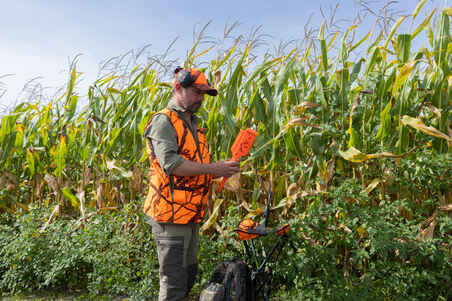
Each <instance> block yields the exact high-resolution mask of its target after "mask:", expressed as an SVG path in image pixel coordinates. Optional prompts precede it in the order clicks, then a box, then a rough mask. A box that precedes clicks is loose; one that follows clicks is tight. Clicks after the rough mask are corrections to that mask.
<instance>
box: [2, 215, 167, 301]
mask: <svg viewBox="0 0 452 301" xmlns="http://www.w3.org/2000/svg"><path fill="white" fill-rule="evenodd" d="M132 209H133V208H130V207H126V208H125V209H124V210H122V211H120V212H113V213H111V214H106V215H93V216H92V217H91V219H89V220H87V221H85V222H77V220H73V219H62V218H59V219H57V220H56V221H55V222H54V223H52V224H51V225H50V226H49V227H48V228H47V229H46V230H45V231H44V232H40V231H39V228H40V227H41V226H42V224H43V221H44V214H43V212H42V211H39V210H33V211H32V212H31V213H30V214H26V215H23V216H20V217H19V218H18V219H17V220H16V221H15V222H14V223H12V224H11V223H10V224H2V225H1V227H2V231H1V234H0V242H1V244H2V248H1V251H0V257H1V263H0V272H1V274H0V276H1V278H0V289H1V290H2V291H4V292H9V293H17V292H24V291H25V292H27V291H33V290H42V289H57V290H60V291H64V290H74V289H82V290H88V291H89V292H90V293H91V294H93V295H100V294H110V295H132V296H146V295H147V296H149V295H155V292H157V291H158V289H157V288H158V261H157V259H156V252H155V247H154V244H153V241H152V237H151V231H150V229H149V228H150V227H149V226H148V225H147V224H146V223H145V222H144V220H143V215H142V214H137V210H136V208H135V209H133V210H132ZM138 212H139V210H138Z"/></svg>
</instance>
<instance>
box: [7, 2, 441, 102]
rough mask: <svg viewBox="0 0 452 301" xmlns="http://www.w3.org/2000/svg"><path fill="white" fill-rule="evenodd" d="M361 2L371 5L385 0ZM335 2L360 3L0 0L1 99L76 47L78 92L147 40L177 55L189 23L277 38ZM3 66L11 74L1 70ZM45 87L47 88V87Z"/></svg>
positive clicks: (52, 74) (55, 79)
mask: <svg viewBox="0 0 452 301" xmlns="http://www.w3.org/2000/svg"><path fill="white" fill-rule="evenodd" d="M367 2H369V3H370V4H369V5H370V7H371V8H373V9H377V8H378V7H382V5H383V4H384V2H385V0H368V1H367ZM337 3H339V9H338V11H337V19H348V20H350V19H352V18H353V17H354V16H355V15H356V13H357V10H358V8H359V5H358V4H359V1H358V0H342V1H337V0H336V1H332V0H317V1H312V0H310V1H306V0H298V1H295V0H280V1H266V0H260V1H255V0H242V1H238V0H229V1H205V0H198V1H189V0H185V1H180V0H172V1H151V0H148V1H144V0H135V1H133V0H130V1H124V0H122V1H120V0H109V1H106V0H95V1H94V0H78V1H73V0H65V1H56V0H14V1H2V5H1V11H0V37H1V40H0V41H1V43H0V82H1V85H0V92H1V89H3V90H4V89H6V93H5V94H4V95H3V96H2V97H1V98H0V105H2V106H5V105H10V104H11V103H13V102H14V101H16V99H18V97H20V94H19V92H20V91H21V90H22V88H23V86H24V84H25V83H26V82H27V80H30V79H32V78H35V77H40V79H39V80H38V81H39V82H40V83H41V84H42V86H44V87H57V86H61V85H62V84H64V82H65V81H66V78H67V69H68V66H69V61H70V60H71V59H72V58H74V57H75V56H76V55H77V54H80V53H81V54H82V56H81V57H80V58H79V61H78V65H77V66H78V70H79V71H81V72H83V81H82V83H81V85H80V86H79V93H80V94H82V95H83V94H86V87H87V86H88V85H89V84H90V83H92V82H93V81H94V80H95V78H96V76H97V71H98V66H99V63H100V62H101V61H103V60H105V59H108V58H110V57H113V56H117V55H120V54H123V53H125V52H126V51H128V50H130V49H138V48H140V47H143V46H144V45H147V44H151V46H150V47H149V48H148V51H149V52H151V53H155V54H160V53H163V52H164V51H165V49H166V48H167V46H168V45H169V43H170V42H171V41H173V39H174V38H176V37H177V38H178V39H177V41H176V44H175V45H174V47H173V51H172V53H171V55H172V57H174V58H178V57H180V58H183V57H184V55H185V54H186V52H187V51H188V49H189V48H190V47H191V45H192V43H193V29H194V27H195V26H198V28H199V26H200V25H202V24H205V23H206V22H208V21H209V20H212V24H211V25H210V26H209V28H208V30H207V33H208V35H210V36H213V37H219V36H221V34H222V31H223V28H224V26H225V24H231V23H233V22H235V21H238V22H240V24H241V25H240V27H239V28H238V32H239V33H246V32H249V31H250V30H252V29H253V28H255V27H256V26H259V25H262V32H263V33H265V34H269V35H271V36H272V38H271V39H269V42H270V43H272V42H274V43H275V44H277V43H278V42H279V41H280V40H289V39H299V38H301V37H302V35H303V27H304V25H305V23H306V20H308V18H309V16H311V15H312V19H311V23H312V25H314V26H319V25H320V24H321V22H322V16H321V13H320V8H323V9H324V11H329V9H330V8H332V7H334V6H335V5H336V4H337ZM417 3H418V0H400V1H399V3H398V4H397V5H395V6H394V9H396V10H398V11H404V12H405V13H406V14H409V13H411V12H412V11H413V10H414V8H415V7H416V5H417ZM448 6H450V0H428V1H427V4H426V6H425V7H424V9H423V11H422V13H421V15H420V16H419V17H418V19H419V20H418V21H421V20H423V19H424V18H425V14H427V13H428V12H429V11H430V10H431V8H432V7H439V8H443V7H448ZM374 21H375V18H373V17H371V16H368V17H367V18H365V20H364V24H362V25H361V26H360V27H359V28H360V30H361V32H362V33H363V34H365V33H366V32H367V31H369V30H370V28H371V26H372V24H373V22H374ZM339 24H341V23H339ZM343 24H344V26H346V24H347V23H346V22H343ZM407 26H408V24H407ZM344 29H345V28H344ZM6 74H13V75H11V76H7V77H2V76H3V75H6ZM46 91H49V92H48V93H51V91H52V89H51V88H49V89H47V90H46ZM22 95H23V94H22Z"/></svg>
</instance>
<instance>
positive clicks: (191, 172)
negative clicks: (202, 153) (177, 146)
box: [172, 160, 214, 177]
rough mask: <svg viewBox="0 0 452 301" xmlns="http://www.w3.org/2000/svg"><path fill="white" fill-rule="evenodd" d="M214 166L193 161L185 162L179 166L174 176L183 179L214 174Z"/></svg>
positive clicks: (174, 171)
mask: <svg viewBox="0 0 452 301" xmlns="http://www.w3.org/2000/svg"><path fill="white" fill-rule="evenodd" d="M212 165H214V164H208V163H198V162H193V161H188V160H186V161H184V162H182V163H181V164H180V165H179V166H177V167H176V168H175V169H174V170H173V172H172V174H173V175H176V176H182V177H192V176H199V175H202V174H213V173H214V171H213V167H212Z"/></svg>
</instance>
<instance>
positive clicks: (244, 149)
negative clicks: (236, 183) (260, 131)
mask: <svg viewBox="0 0 452 301" xmlns="http://www.w3.org/2000/svg"><path fill="white" fill-rule="evenodd" d="M256 137H257V132H256V131H255V130H252V129H250V128H248V129H246V130H240V133H239V134H238V136H237V138H235V141H234V144H232V147H231V151H232V161H236V162H237V161H239V160H240V158H241V157H244V156H246V155H248V153H249V152H250V149H251V147H252V146H253V143H254V140H256ZM226 179H227V178H226V177H223V180H222V181H221V183H220V186H218V190H217V191H218V192H220V191H221V189H222V188H223V185H224V183H226Z"/></svg>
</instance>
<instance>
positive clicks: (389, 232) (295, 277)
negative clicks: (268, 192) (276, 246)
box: [278, 180, 452, 300]
mask: <svg viewBox="0 0 452 301" xmlns="http://www.w3.org/2000/svg"><path fill="white" fill-rule="evenodd" d="M359 191H360V185H359V184H358V183H356V182H355V181H353V180H349V181H345V182H344V183H343V184H342V185H341V186H339V187H337V188H336V189H335V190H334V191H332V192H330V193H329V194H328V197H327V198H323V197H319V196H315V197H311V199H310V200H309V204H310V205H309V206H308V207H307V208H306V210H305V211H304V213H303V214H302V215H301V217H296V218H293V219H292V220H291V221H290V223H291V225H292V229H293V234H292V235H293V238H294V239H295V241H296V242H297V244H298V252H297V254H293V253H291V251H290V250H289V251H288V256H285V257H283V261H282V262H280V264H279V273H278V274H279V276H280V277H281V278H280V283H281V284H283V283H284V284H286V285H285V287H284V289H287V286H289V288H291V290H290V292H291V294H292V295H290V294H289V296H287V298H289V299H290V298H294V299H295V300H316V299H322V300H325V299H326V300H344V299H345V300H370V299H376V300H446V299H448V298H449V299H450V298H451V297H452V292H451V291H450V283H452V275H451V272H450V271H451V270H452V262H451V258H452V252H451V250H450V234H451V229H452V219H451V218H450V217H449V216H448V214H447V213H441V212H440V213H438V224H437V228H436V230H435V234H434V238H433V239H432V240H428V241H425V240H424V239H421V238H420V236H419V229H418V224H419V223H420V222H421V221H422V220H421V219H422V216H420V217H418V218H417V219H416V220H408V219H406V218H405V217H404V216H403V215H400V214H399V212H400V208H401V207H404V206H406V205H407V202H406V201H403V200H398V201H389V200H387V199H385V200H382V201H379V203H378V205H377V206H369V205H368V203H369V197H368V196H366V195H364V194H361V193H360V192H359ZM298 205H299V206H300V205H302V204H301V203H299V204H298ZM303 206H304V205H303ZM294 211H295V212H301V211H302V210H300V208H295V209H294ZM302 233H303V234H302ZM287 284H289V285H287ZM292 285H293V286H292ZM279 293H280V294H281V295H287V294H286V293H285V292H283V291H280V292H279Z"/></svg>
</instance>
